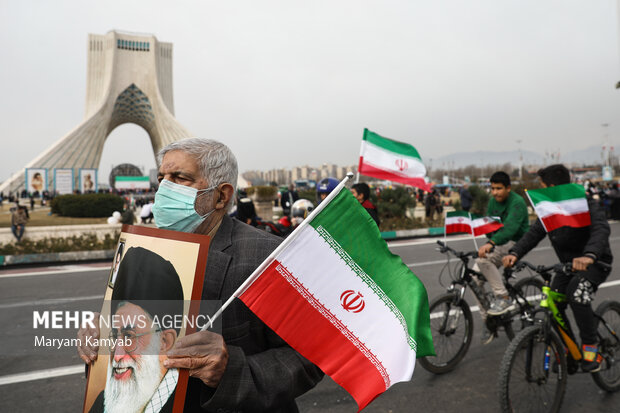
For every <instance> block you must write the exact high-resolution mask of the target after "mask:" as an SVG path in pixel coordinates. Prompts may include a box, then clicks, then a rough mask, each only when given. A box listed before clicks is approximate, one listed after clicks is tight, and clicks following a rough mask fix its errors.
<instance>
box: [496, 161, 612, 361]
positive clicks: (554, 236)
mask: <svg viewBox="0 0 620 413" xmlns="http://www.w3.org/2000/svg"><path fill="white" fill-rule="evenodd" d="M538 176H539V177H540V180H541V181H542V186H543V187H544V188H546V187H550V186H555V185H563V184H568V183H570V172H569V171H568V169H567V168H566V167H565V166H564V165H561V164H556V165H551V166H548V167H546V168H544V169H541V170H539V171H538ZM588 208H589V211H590V220H591V224H590V226H588V227H581V228H572V227H560V228H557V229H555V230H553V231H551V232H550V233H549V240H550V241H551V245H552V246H553V249H554V250H555V253H556V255H557V256H558V259H559V260H560V261H561V262H571V263H572V267H573V272H570V273H560V274H557V275H556V276H555V277H554V279H553V281H552V282H551V289H553V290H554V291H558V292H561V293H564V294H566V296H567V298H568V304H569V305H570V307H571V309H572V310H573V314H574V315H575V321H576V322H577V326H578V327H579V335H580V337H581V344H582V353H583V359H582V361H581V369H582V370H583V371H585V372H596V371H598V370H600V368H601V367H600V362H601V357H600V355H599V354H598V342H597V341H598V340H597V335H596V329H597V322H596V318H595V317H594V311H593V310H592V300H593V299H594V293H595V292H596V290H597V289H598V286H599V285H601V284H602V283H603V282H604V281H605V279H606V278H607V276H608V275H609V273H610V272H611V267H610V266H606V267H602V266H599V265H596V262H598V261H601V262H604V263H607V264H611V262H612V260H613V257H612V254H611V249H610V247H609V233H610V229H609V224H608V223H607V220H606V218H605V212H604V211H603V210H602V209H601V208H600V207H599V206H598V204H597V202H596V201H595V200H592V199H588ZM545 235H546V231H545V229H544V227H543V225H542V223H541V222H540V220H536V222H535V223H534V224H533V225H532V227H531V228H530V230H529V231H528V232H527V233H526V234H525V235H524V236H523V238H521V240H519V242H517V243H516V244H515V245H514V246H513V247H512V248H511V249H510V252H509V255H507V256H506V257H504V259H503V264H504V266H506V267H511V266H513V265H514V264H515V262H517V260H518V259H519V258H521V257H523V256H524V255H525V254H527V253H528V252H529V251H530V250H532V249H533V248H534V247H536V245H538V243H539V242H540V241H541V240H542V239H543V238H544V237H545ZM592 264H595V265H592ZM558 306H559V307H560V305H558ZM565 309H566V304H565V303H564V304H561V307H560V310H562V312H563V313H564V310H565Z"/></svg>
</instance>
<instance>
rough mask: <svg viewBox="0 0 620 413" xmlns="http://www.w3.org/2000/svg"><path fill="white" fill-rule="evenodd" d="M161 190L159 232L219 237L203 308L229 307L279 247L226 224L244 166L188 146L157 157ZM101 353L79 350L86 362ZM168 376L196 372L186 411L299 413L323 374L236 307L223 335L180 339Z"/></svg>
mask: <svg viewBox="0 0 620 413" xmlns="http://www.w3.org/2000/svg"><path fill="white" fill-rule="evenodd" d="M158 163H159V174H158V176H159V180H160V187H159V190H158V191H157V194H156V196H155V205H154V207H153V214H154V216H155V224H156V225H157V226H158V227H159V228H164V229H171V230H177V231H184V232H194V233H198V234H207V235H209V236H211V237H212V240H211V244H210V246H209V256H208V259H207V269H206V273H205V280H204V289H203V294H202V299H203V300H222V301H223V300H226V299H228V298H229V297H230V296H231V295H232V294H233V293H234V292H235V290H236V289H237V288H238V287H239V286H240V285H241V283H242V282H243V281H244V280H245V279H246V278H247V277H248V276H249V275H250V274H251V273H252V272H253V271H254V270H255V269H256V268H257V267H258V266H259V265H260V263H261V262H262V261H263V260H264V259H265V258H267V256H268V255H269V254H270V253H271V252H272V251H273V250H274V249H275V248H276V247H277V245H278V243H279V242H280V239H278V238H277V237H274V236H271V235H269V234H267V233H265V232H263V231H260V230H257V229H255V228H253V227H251V226H248V225H244V224H243V223H241V222H240V221H238V220H233V219H232V218H230V217H228V216H227V211H228V209H229V207H230V205H231V202H232V200H233V197H234V193H235V183H236V181H237V161H236V159H235V156H234V155H233V154H232V152H231V151H230V149H228V147H226V146H225V145H223V144H222V143H219V142H217V141H213V140H207V139H199V138H188V139H183V140H180V141H177V142H174V143H172V144H170V145H168V146H166V147H165V148H163V149H162V150H161V151H160V152H159V154H158ZM93 350H94V349H90V348H88V349H86V348H82V349H80V350H79V351H80V355H81V356H82V359H84V360H85V361H87V362H88V361H92V360H93V359H95V358H96V353H95V352H94V351H93ZM168 357H169V358H168V360H166V361H165V363H164V366H165V367H167V368H187V369H189V374H190V376H191V377H190V381H189V384H188V390H187V395H186V401H185V410H186V411H212V412H233V411H235V412H297V411H298V409H297V405H296V403H295V398H296V397H297V396H300V395H301V394H303V393H305V392H306V391H308V390H309V389H311V388H312V387H314V386H315V385H316V383H318V382H319V381H320V380H321V378H322V376H323V373H322V372H321V371H320V370H319V369H318V368H317V367H316V366H314V365H313V364H312V363H310V362H309V361H308V360H306V359H305V358H303V357H302V356H301V355H299V354H298V353H297V352H296V351H294V350H293V349H292V348H290V347H289V346H288V345H287V344H286V343H285V342H284V341H283V340H282V339H281V338H280V337H278V336H277V335H276V334H275V333H274V332H273V331H272V330H271V329H269V328H268V327H267V326H266V325H265V324H263V323H262V322H261V321H260V320H259V319H258V318H257V317H256V316H255V315H254V314H253V313H252V312H251V311H250V310H249V309H248V308H247V307H245V305H244V304H243V303H242V302H241V301H239V300H235V301H234V302H233V304H232V305H231V306H230V307H228V308H227V309H226V311H224V313H223V315H222V334H221V335H220V334H216V333H214V332H210V331H202V332H198V333H195V334H190V335H188V336H186V337H183V338H181V339H179V340H178V341H177V343H176V345H175V346H174V348H173V349H172V350H171V351H169V352H168Z"/></svg>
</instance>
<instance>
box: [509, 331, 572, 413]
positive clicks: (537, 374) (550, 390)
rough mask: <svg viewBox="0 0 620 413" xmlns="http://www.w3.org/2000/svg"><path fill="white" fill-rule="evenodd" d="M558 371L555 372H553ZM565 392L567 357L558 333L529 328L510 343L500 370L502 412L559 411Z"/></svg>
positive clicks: (531, 412)
mask: <svg viewBox="0 0 620 413" xmlns="http://www.w3.org/2000/svg"><path fill="white" fill-rule="evenodd" d="M554 370H555V371H554ZM565 391H566V356H565V355H564V347H563V346H562V342H561V341H560V338H559V337H558V335H557V334H556V333H555V332H553V331H549V333H547V334H545V333H544V331H543V327H542V325H534V326H529V327H526V328H525V329H524V330H523V331H521V332H520V333H519V334H518V335H517V336H516V337H515V339H514V340H512V342H511V343H510V346H508V349H507V350H506V352H505V353H504V357H503V358H502V363H501V366H500V370H499V395H500V405H501V411H502V412H511V413H521V412H523V413H533V412H558V411H559V409H560V405H561V404H562V399H563V397H564V392H565Z"/></svg>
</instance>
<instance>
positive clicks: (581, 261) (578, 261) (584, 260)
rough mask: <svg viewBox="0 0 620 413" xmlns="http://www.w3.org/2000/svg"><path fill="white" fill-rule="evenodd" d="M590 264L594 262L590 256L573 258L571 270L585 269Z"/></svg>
mask: <svg viewBox="0 0 620 413" xmlns="http://www.w3.org/2000/svg"><path fill="white" fill-rule="evenodd" d="M591 264H594V260H593V259H592V258H590V257H577V258H573V271H585V270H587V269H588V266H589V265H591Z"/></svg>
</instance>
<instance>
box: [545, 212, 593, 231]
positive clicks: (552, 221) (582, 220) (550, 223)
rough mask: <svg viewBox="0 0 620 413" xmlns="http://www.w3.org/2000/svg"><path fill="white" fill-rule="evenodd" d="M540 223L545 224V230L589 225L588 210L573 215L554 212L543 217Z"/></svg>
mask: <svg viewBox="0 0 620 413" xmlns="http://www.w3.org/2000/svg"><path fill="white" fill-rule="evenodd" d="M542 223H543V224H544V225H545V228H546V229H547V232H551V231H553V230H554V229H558V228H560V227H573V228H581V227H587V226H588V225H590V223H591V221H590V211H586V212H582V213H580V214H575V215H563V214H554V215H549V216H547V217H544V218H543V219H542Z"/></svg>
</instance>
